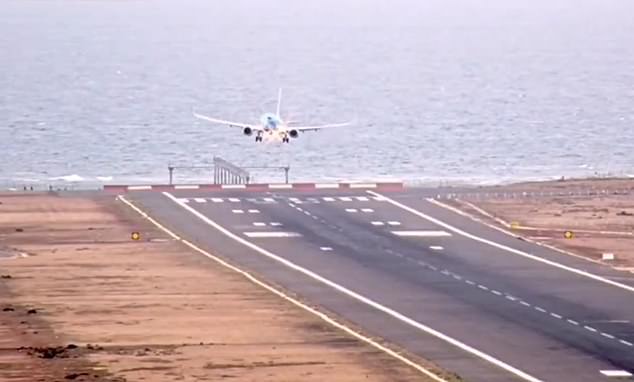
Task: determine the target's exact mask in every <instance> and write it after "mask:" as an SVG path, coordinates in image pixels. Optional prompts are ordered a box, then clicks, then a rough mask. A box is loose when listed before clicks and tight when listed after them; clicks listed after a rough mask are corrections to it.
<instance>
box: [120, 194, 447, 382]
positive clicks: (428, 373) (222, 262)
mask: <svg viewBox="0 0 634 382" xmlns="http://www.w3.org/2000/svg"><path fill="white" fill-rule="evenodd" d="M172 198H173V197H172ZM119 200H121V201H122V202H123V203H125V204H126V205H127V206H128V207H130V208H132V209H133V210H134V211H136V212H137V213H138V214H139V215H141V216H142V217H143V218H144V219H147V220H148V221H149V222H150V223H152V224H154V225H155V226H156V227H158V228H159V229H160V230H162V231H163V232H165V233H166V234H168V235H169V236H170V237H172V238H173V239H174V240H177V241H180V242H181V243H183V244H185V245H186V246H188V247H189V248H191V249H193V250H194V251H196V252H198V253H200V254H201V255H203V256H205V257H207V258H209V259H210V260H213V261H214V262H216V263H218V264H220V265H221V266H223V267H225V268H227V269H230V270H232V271H234V272H236V273H238V274H240V275H242V276H243V277H244V278H246V279H247V280H249V281H251V282H252V283H254V284H256V285H258V286H260V287H262V288H264V289H266V290H268V291H269V292H271V293H273V294H275V295H277V296H279V297H281V298H282V299H284V300H286V301H288V302H290V303H291V304H293V305H295V306H297V307H299V308H301V309H304V310H305V311H307V312H309V313H311V314H313V315H315V316H317V317H318V318H320V319H321V320H323V321H325V322H327V323H328V324H330V325H332V326H334V327H335V328H337V329H340V330H342V331H344V332H346V333H348V334H349V335H351V336H353V337H355V338H357V339H359V340H361V341H363V342H365V343H367V344H368V345H370V346H372V347H374V348H376V349H379V350H380V351H382V352H384V353H386V354H388V355H389V356H391V357H392V358H395V359H397V360H399V361H401V362H403V363H404V364H406V365H408V366H410V367H412V368H413V369H415V370H417V371H418V372H420V373H421V374H424V375H426V376H428V377H429V378H431V379H433V380H434V381H436V382H448V381H447V380H446V379H444V378H442V377H440V376H438V375H436V374H434V373H432V372H431V371H429V370H428V369H427V368H425V367H423V366H421V365H420V364H419V363H417V362H414V361H412V360H411V359H409V358H407V357H405V356H403V355H401V354H399V353H398V352H396V351H394V350H392V349H390V348H389V347H387V346H385V345H382V344H380V343H378V342H377V341H375V340H373V339H372V338H370V337H368V336H365V335H363V334H361V333H360V332H358V331H356V330H354V329H351V328H350V327H348V326H346V325H344V324H341V323H339V322H337V320H335V319H334V318H332V317H330V316H329V315H327V314H326V313H323V312H320V311H318V310H317V309H315V308H313V307H311V306H308V305H306V304H304V303H303V302H301V301H299V300H297V299H295V298H293V297H292V296H289V295H288V294H286V293H285V292H284V291H282V290H280V289H277V288H275V287H273V286H271V285H269V284H267V283H265V282H264V281H261V280H260V279H258V278H256V277H255V276H253V275H252V274H251V273H249V272H247V271H244V270H242V269H241V268H238V267H236V266H235V265H232V264H231V263H229V262H227V261H225V260H223V259H221V258H220V257H217V256H214V255H213V254H211V253H209V252H208V251H206V250H204V249H202V248H200V247H198V246H197V245H195V244H193V243H191V242H190V241H188V240H186V239H183V238H182V237H180V236H178V235H176V234H175V233H174V232H172V231H170V230H169V229H168V228H166V227H165V226H163V225H162V224H161V223H159V222H158V221H156V220H155V219H154V218H152V217H151V216H150V215H148V214H147V213H146V212H144V211H143V210H142V209H140V208H139V207H137V206H135V205H134V204H133V203H132V202H130V201H128V200H127V199H126V198H125V197H124V196H123V195H119ZM172 200H174V199H172ZM183 204H184V203H183ZM183 204H180V203H179V205H181V206H182V205H183Z"/></svg>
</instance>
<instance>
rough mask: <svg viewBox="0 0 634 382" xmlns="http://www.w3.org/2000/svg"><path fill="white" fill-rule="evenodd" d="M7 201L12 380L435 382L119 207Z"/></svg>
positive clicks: (5, 357)
mask: <svg viewBox="0 0 634 382" xmlns="http://www.w3.org/2000/svg"><path fill="white" fill-rule="evenodd" d="M0 203H1V204H0V276H2V278H0V297H1V299H0V380H3V381H4V380H6V381H62V380H78V381H79V380H84V381H97V380H98V381H194V380H195V381H220V380H232V381H300V380H301V381H353V382H354V381H427V380H428V379H427V377H423V376H422V375H421V374H420V373H419V372H418V371H416V370H414V369H413V368H410V367H408V366H405V365H403V364H402V363H400V362H399V361H396V360H394V359H393V358H391V357H389V356H387V355H384V353H382V352H380V351H378V350H375V349H374V348H372V347H370V346H368V345H366V344H364V343H362V342H360V341H358V340H356V339H354V338H352V337H350V336H349V335H347V334H344V333H343V332H341V331H339V330H337V329H334V328H332V327H331V326H329V325H327V324H326V323H324V322H323V321H321V320H320V319H318V318H316V317H314V316H313V315H311V314H309V313H306V312H305V311H303V310H301V309H299V308H297V307H295V306H293V305H291V304H290V303H288V302H286V301H284V300H282V299H280V298H279V297H277V296H274V295H273V294H271V293H270V292H267V291H265V290H264V289H262V288H260V287H257V286H255V285H254V284H251V283H250V282H248V281H246V280H245V279H244V278H242V277H241V276H239V275H237V274H236V273H233V272H231V271H229V270H227V269H225V268H223V267H221V266H219V265H217V264H215V263H213V262H211V261H210V260H208V259H206V258H204V257H202V256H200V255H198V254H195V253H194V252H192V251H190V250H188V249H186V248H185V247H183V246H182V244H179V243H177V242H174V241H171V240H168V239H167V237H166V235H164V234H162V233H160V232H157V231H156V230H155V229H153V228H152V227H151V226H149V223H147V222H145V221H141V220H139V218H137V217H136V215H135V214H134V213H132V212H130V211H127V210H126V209H125V208H124V207H123V206H121V205H118V203H115V202H113V201H112V199H98V200H97V199H88V198H79V197H55V196H49V195H30V196H15V195H14V196H7V195H0ZM135 230H137V231H140V232H141V233H142V240H141V241H138V242H134V241H132V240H130V233H131V232H132V231H135ZM33 309H34V310H33ZM420 362H424V361H423V360H420Z"/></svg>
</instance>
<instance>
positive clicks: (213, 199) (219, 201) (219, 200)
mask: <svg viewBox="0 0 634 382" xmlns="http://www.w3.org/2000/svg"><path fill="white" fill-rule="evenodd" d="M211 201H212V202H214V203H222V202H223V201H224V200H222V198H211Z"/></svg>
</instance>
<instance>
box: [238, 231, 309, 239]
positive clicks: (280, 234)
mask: <svg viewBox="0 0 634 382" xmlns="http://www.w3.org/2000/svg"><path fill="white" fill-rule="evenodd" d="M244 235H245V236H247V237H253V238H268V237H273V238H278V237H300V236H301V235H300V234H298V233H297V232H244Z"/></svg>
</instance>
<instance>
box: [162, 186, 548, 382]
mask: <svg viewBox="0 0 634 382" xmlns="http://www.w3.org/2000/svg"><path fill="white" fill-rule="evenodd" d="M163 195H164V196H166V197H167V198H168V199H170V200H172V201H173V202H174V203H176V204H177V205H179V206H180V207H181V208H183V209H185V210H186V211H188V212H190V213H191V214H193V215H194V216H196V217H198V218H199V219H200V220H202V221H203V222H205V223H206V224H207V225H209V226H212V227H214V228H215V229H217V230H218V231H220V232H222V233H223V234H224V235H225V236H228V237H229V238H231V239H233V240H235V241H237V242H238V243H240V244H242V245H244V246H246V247H248V248H251V249H252V250H254V251H256V252H258V253H260V254H262V255H264V256H266V257H268V258H270V259H273V260H275V261H277V262H279V263H281V264H283V265H285V266H286V267H288V268H290V269H293V270H295V271H298V272H300V273H302V274H304V275H306V276H308V277H310V278H312V279H314V280H316V281H319V282H321V283H323V284H325V285H328V286H330V287H331V288H333V289H335V290H337V291H339V292H341V293H343V294H345V295H347V296H349V297H351V298H353V299H355V300H358V301H360V302H362V303H364V304H366V305H369V306H371V307H373V308H374V309H376V310H379V311H381V312H383V313H385V314H387V315H389V316H391V317H394V318H396V319H397V320H399V321H401V322H404V323H406V324H408V325H410V326H412V327H414V328H416V329H419V330H421V331H423V332H425V333H427V334H430V335H432V336H434V337H436V338H439V339H441V340H443V341H445V342H448V343H450V344H452V345H454V346H456V347H458V348H460V349H462V350H464V351H466V352H468V353H471V354H473V355H475V356H477V357H479V358H482V359H484V360H485V361H487V362H489V363H491V364H493V365H496V366H498V367H500V368H502V369H504V370H506V371H508V372H509V373H512V374H514V375H516V376H518V377H520V378H522V379H524V380H526V381H530V382H541V380H540V379H537V378H535V377H533V376H532V375H530V374H528V373H526V372H524V371H522V370H520V369H518V368H516V367H514V366H511V365H510V364H507V363H505V362H503V361H501V360H499V359H497V358H495V357H493V356H491V355H489V354H487V353H484V352H483V351H481V350H478V349H476V348H474V347H472V346H470V345H468V344H466V343H463V342H461V341H459V340H457V339H455V338H453V337H450V336H448V335H446V334H444V333H442V332H440V331H438V330H436V329H433V328H431V327H429V326H427V325H425V324H422V323H420V322H418V321H415V320H413V319H412V318H410V317H407V316H405V315H404V314H402V313H400V312H397V311H395V310H393V309H391V308H389V307H387V306H384V305H382V304H380V303H378V302H376V301H374V300H372V299H370V298H368V297H365V296H363V295H361V294H359V293H357V292H355V291H353V290H350V289H348V288H346V287H344V286H342V285H340V284H337V283H335V282H334V281H331V280H329V279H327V278H325V277H323V276H321V275H319V274H317V273H315V272H313V271H311V270H309V269H306V268H304V267H301V266H299V265H297V264H295V263H293V262H291V261H289V260H287V259H285V258H283V257H281V256H279V255H276V254H274V253H272V252H270V251H267V250H266V249H264V248H262V247H260V246H258V245H256V244H254V243H252V242H250V241H248V240H245V239H243V238H242V237H240V236H238V235H236V234H234V233H232V232H231V231H229V230H228V229H226V228H224V227H223V226H221V225H220V224H218V223H216V222H214V221H213V220H211V219H209V218H208V217H207V216H205V215H203V214H202V213H200V212H199V211H197V210H196V209H194V208H192V207H191V206H189V205H187V204H185V203H181V202H179V201H178V200H177V199H176V198H175V197H174V196H173V195H172V194H170V193H169V192H163Z"/></svg>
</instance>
